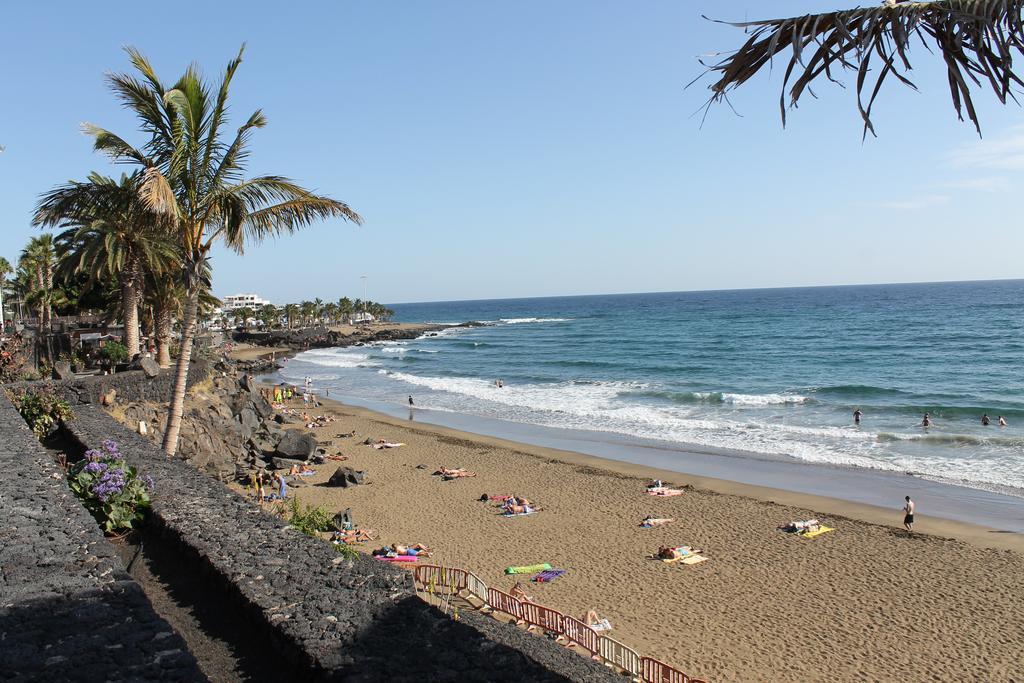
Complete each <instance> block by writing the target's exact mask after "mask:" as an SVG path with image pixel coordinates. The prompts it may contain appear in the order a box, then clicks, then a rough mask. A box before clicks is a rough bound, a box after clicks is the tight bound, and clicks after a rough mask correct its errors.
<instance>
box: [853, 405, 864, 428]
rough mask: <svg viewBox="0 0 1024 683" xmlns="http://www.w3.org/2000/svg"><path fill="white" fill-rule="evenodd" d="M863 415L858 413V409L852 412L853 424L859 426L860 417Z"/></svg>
mask: <svg viewBox="0 0 1024 683" xmlns="http://www.w3.org/2000/svg"><path fill="white" fill-rule="evenodd" d="M863 414H864V413H862V412H860V408H857V410H855V411H853V423H854V424H858V425H859V424H860V416H861V415H863Z"/></svg>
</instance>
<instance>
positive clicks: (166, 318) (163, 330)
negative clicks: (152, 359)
mask: <svg viewBox="0 0 1024 683" xmlns="http://www.w3.org/2000/svg"><path fill="white" fill-rule="evenodd" d="M153 318H154V326H155V328H156V329H155V332H154V336H155V337H156V362H157V363H159V364H160V367H162V368H169V367H171V319H172V317H171V307H170V306H169V305H167V304H166V303H164V304H158V305H157V309H156V311H155V312H154V314H153Z"/></svg>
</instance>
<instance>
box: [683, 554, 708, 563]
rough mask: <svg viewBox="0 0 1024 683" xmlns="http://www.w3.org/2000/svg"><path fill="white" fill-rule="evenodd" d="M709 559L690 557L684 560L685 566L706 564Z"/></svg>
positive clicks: (697, 556) (698, 556) (701, 556)
mask: <svg viewBox="0 0 1024 683" xmlns="http://www.w3.org/2000/svg"><path fill="white" fill-rule="evenodd" d="M707 559H708V558H706V557H704V556H703V555H690V556H689V557H684V558H683V564H700V563H701V562H704V561H705V560H707Z"/></svg>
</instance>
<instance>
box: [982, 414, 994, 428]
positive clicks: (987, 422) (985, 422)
mask: <svg viewBox="0 0 1024 683" xmlns="http://www.w3.org/2000/svg"><path fill="white" fill-rule="evenodd" d="M981 424H982V425H983V426H985V427H988V426H989V425H990V424H992V420H990V419H989V418H988V413H985V414H984V415H982V416H981Z"/></svg>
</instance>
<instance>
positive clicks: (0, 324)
mask: <svg viewBox="0 0 1024 683" xmlns="http://www.w3.org/2000/svg"><path fill="white" fill-rule="evenodd" d="M13 272H14V268H11V262H10V261H8V260H7V259H5V258H4V257H3V256H0V334H3V332H4V329H5V320H4V288H5V287H7V276H8V275H10V274H11V273H13Z"/></svg>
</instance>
